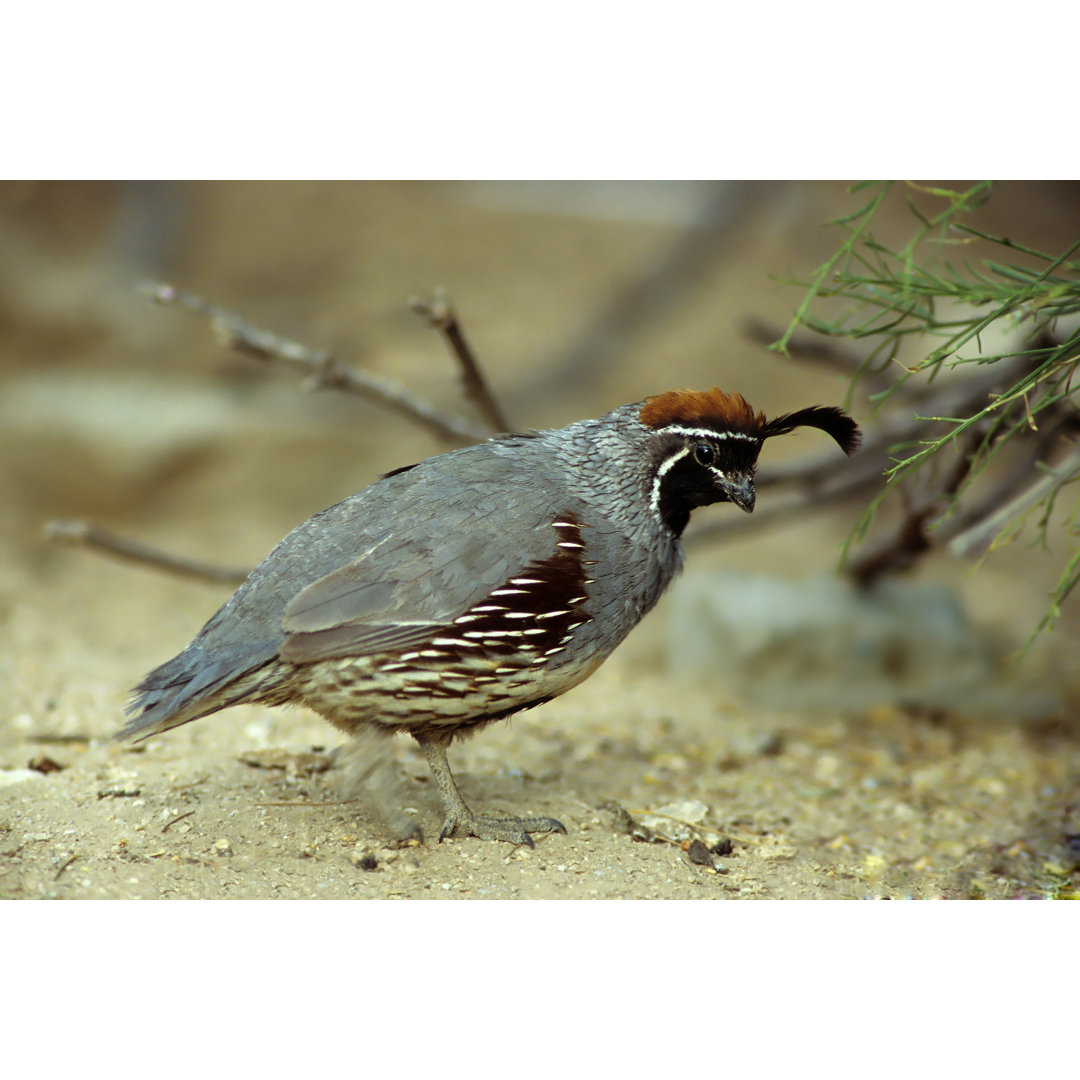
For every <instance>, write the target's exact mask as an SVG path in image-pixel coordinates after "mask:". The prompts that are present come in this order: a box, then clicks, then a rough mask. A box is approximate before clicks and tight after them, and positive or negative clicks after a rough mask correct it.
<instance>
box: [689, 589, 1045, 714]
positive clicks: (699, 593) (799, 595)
mask: <svg viewBox="0 0 1080 1080" xmlns="http://www.w3.org/2000/svg"><path fill="white" fill-rule="evenodd" d="M668 662H669V665H670V668H671V670H672V671H673V672H674V673H675V674H676V675H677V676H679V677H680V678H692V679H695V680H699V681H705V682H709V683H715V684H717V685H718V686H720V687H722V688H723V690H724V692H725V693H726V694H730V695H731V696H733V697H737V698H739V699H741V700H743V701H744V702H747V703H752V704H755V705H758V706H761V707H766V708H781V709H798V710H801V711H807V710H809V711H815V712H830V713H836V712H850V713H857V712H863V711H865V710H867V709H870V708H874V707H877V706H881V705H895V706H900V707H904V708H921V709H952V710H956V711H959V712H965V713H978V714H980V715H986V714H993V715H1010V716H1016V715H1021V716H1032V717H1036V716H1043V715H1046V714H1047V713H1049V712H1052V711H1054V710H1055V709H1057V708H1058V707H1059V701H1058V699H1057V697H1056V696H1055V694H1054V692H1053V690H1052V689H1051V688H1046V689H1041V690H1039V691H1034V690H1027V689H1025V688H1023V687H1014V686H1011V685H1009V683H1008V682H1007V680H1006V679H1005V677H1004V676H1003V675H1002V674H1001V672H1000V671H999V666H998V664H997V662H996V657H995V654H994V650H993V649H992V648H991V647H990V645H989V643H988V642H987V640H986V639H985V638H984V637H982V636H981V635H980V634H979V633H978V632H977V630H976V629H974V628H973V627H972V626H971V625H970V623H969V620H968V618H967V615H966V613H965V611H964V609H963V606H962V604H961V602H960V599H959V597H958V596H957V595H956V594H955V593H954V592H952V591H951V590H949V589H947V588H945V587H943V586H941V585H938V584H935V583H930V582H915V581H910V580H891V581H884V582H881V583H880V584H878V585H876V586H875V587H874V588H872V589H870V590H860V589H858V588H856V587H855V586H854V585H852V584H851V583H850V582H849V581H847V580H846V579H844V578H841V577H838V576H836V575H833V574H823V575H820V576H815V577H810V578H806V579H804V580H802V581H788V580H784V579H781V578H776V577H767V576H762V575H754V574H746V573H736V572H728V571H710V572H698V573H694V572H691V573H688V574H686V575H685V576H684V577H683V578H682V579H680V580H679V581H678V582H677V583H676V585H675V587H674V588H673V590H672V603H671V606H670V624H669V634H668Z"/></svg>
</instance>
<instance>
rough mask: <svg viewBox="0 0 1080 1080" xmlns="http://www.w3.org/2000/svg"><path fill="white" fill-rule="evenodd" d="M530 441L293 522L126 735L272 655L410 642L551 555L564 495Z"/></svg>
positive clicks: (210, 707) (133, 708)
mask: <svg viewBox="0 0 1080 1080" xmlns="http://www.w3.org/2000/svg"><path fill="white" fill-rule="evenodd" d="M533 445H534V441H533V440H531V439H525V438H522V439H520V440H518V439H514V440H510V439H503V440H499V441H498V442H492V443H482V444H479V445H477V446H471V447H467V448H465V449H462V450H458V451H454V452H453V453H451V454H445V455H442V456H441V457H439V458H432V459H429V460H428V461H425V462H421V463H420V464H419V465H416V466H414V467H413V468H411V469H408V470H404V471H402V472H399V473H396V474H392V475H391V476H389V477H386V478H384V479H383V480H381V481H379V482H378V483H376V484H374V485H373V486H372V487H370V488H367V489H365V490H364V491H361V492H360V493H359V494H357V495H354V496H352V497H351V498H349V499H346V500H344V502H340V503H338V504H337V505H335V506H331V507H330V508H329V509H327V510H323V511H322V512H321V513H319V514H316V515H315V516H314V517H313V518H311V519H310V520H308V521H306V522H304V523H303V524H302V525H300V526H298V527H297V528H296V529H294V530H293V531H292V532H291V533H290V534H289V535H288V536H287V537H285V539H284V540H282V541H281V543H279V544H278V545H277V547H275V548H274V550H273V551H271V552H270V554H269V555H268V556H267V557H266V558H265V559H264V560H263V561H262V562H261V563H260V564H259V565H258V566H257V567H256V568H255V569H254V570H253V571H252V572H251V574H250V575H249V577H248V579H247V581H245V582H244V584H243V585H242V586H241V587H240V588H239V589H238V590H237V591H236V592H235V593H234V594H233V595H232V596H231V597H230V598H229V600H227V601H226V603H225V604H224V605H223V606H222V607H221V608H220V610H218V611H217V612H216V613H215V614H214V616H213V617H212V618H211V619H210V620H209V621H208V622H207V624H206V625H205V626H204V627H203V628H202V630H201V631H200V632H199V634H198V635H197V636H196V637H195V639H194V640H193V641H192V642H191V644H190V645H188V647H187V648H186V649H185V650H184V651H183V652H182V653H180V654H179V655H178V656H175V657H174V658H173V659H172V660H169V661H167V662H166V663H164V664H162V665H161V666H160V667H158V668H155V669H154V670H153V671H151V672H150V673H149V674H148V675H147V676H146V677H145V678H144V679H143V680H142V682H141V683H139V685H138V686H137V687H136V688H135V692H134V698H133V700H132V702H131V705H130V707H129V710H128V712H129V714H130V716H131V719H130V720H129V721H128V723H127V725H126V726H125V728H124V730H123V731H122V732H121V733H120V734H121V736H124V737H126V736H131V735H136V734H138V735H143V736H145V735H147V734H153V733H154V732H156V731H164V730H167V729H168V728H171V727H175V726H177V725H179V724H182V723H186V722H187V721H189V720H193V719H197V718H198V717H199V716H204V715H206V714H207V713H209V712H214V711H216V710H217V709H220V708H223V707H224V706H225V705H227V704H230V703H231V701H232V699H231V698H230V697H229V687H230V685H231V684H233V683H236V682H237V680H240V679H241V678H242V677H243V676H245V675H247V674H248V673H250V672H253V671H255V670H256V669H258V668H260V667H263V666H264V665H266V664H269V663H270V662H271V661H272V660H274V659H275V658H276V657H278V656H280V657H281V658H282V659H286V660H290V661H293V662H296V663H304V662H310V661H314V660H319V659H324V658H328V657H333V656H341V655H346V654H348V655H359V654H363V653H369V652H379V651H385V650H387V649H398V648H405V647H407V646H408V645H409V644H411V643H413V642H417V641H421V640H423V639H424V638H426V637H427V636H429V635H430V633H431V631H432V630H433V629H434V628H436V627H438V626H441V625H444V624H446V623H447V622H451V621H453V619H454V618H456V617H457V616H458V615H459V614H460V613H461V612H463V611H465V610H466V609H467V608H469V607H470V606H471V605H472V604H474V603H476V602H478V601H479V600H480V598H481V597H483V596H485V595H487V593H488V592H489V591H490V590H491V589H493V588H497V587H498V585H499V584H500V583H502V582H504V581H506V579H507V578H508V577H510V576H511V575H512V574H513V573H514V572H515V571H516V570H517V569H519V568H520V567H521V566H522V565H524V564H525V563H527V562H529V561H530V560H533V559H536V558H545V557H547V556H549V555H550V554H551V553H552V551H553V550H554V545H555V542H556V539H557V538H556V537H555V535H554V533H553V530H552V529H551V528H550V525H551V522H552V521H553V520H554V518H553V515H554V514H555V513H557V512H558V511H559V510H561V509H563V508H562V507H561V506H559V502H560V496H559V491H558V490H552V488H551V486H550V485H544V484H540V483H537V482H536V478H537V474H538V469H537V466H538V464H539V462H538V460H537V459H536V457H535V456H534V453H533V452H531V451H532V449H533ZM511 447H512V450H511V452H510V453H507V450H508V449H510V448H511ZM436 462H437V463H438V464H437V465H436ZM526 480H529V481H531V482H529V483H526V482H525V481H526ZM560 490H561V485H560ZM243 699H244V696H243V695H241V696H239V697H237V699H236V700H243Z"/></svg>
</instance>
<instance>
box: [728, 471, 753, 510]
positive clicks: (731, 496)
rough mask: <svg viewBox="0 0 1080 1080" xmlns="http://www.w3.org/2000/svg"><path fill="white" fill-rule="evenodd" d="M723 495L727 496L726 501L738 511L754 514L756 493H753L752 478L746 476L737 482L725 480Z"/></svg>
mask: <svg viewBox="0 0 1080 1080" xmlns="http://www.w3.org/2000/svg"><path fill="white" fill-rule="evenodd" d="M724 494H725V495H727V497H728V501H729V502H733V503H734V504H735V505H736V506H737V507H738V508H739V509H740V510H745V511H746V512H747V513H748V514H752V513H753V512H754V502H755V500H756V498H757V493H756V492H755V491H754V480H753V477H750V476H747V477H746V478H745V479H743V480H739V481H737V482H736V481H733V480H726V481H725V482H724Z"/></svg>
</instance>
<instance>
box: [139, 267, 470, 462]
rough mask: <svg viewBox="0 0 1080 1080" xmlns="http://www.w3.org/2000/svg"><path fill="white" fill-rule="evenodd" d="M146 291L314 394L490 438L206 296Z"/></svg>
mask: <svg viewBox="0 0 1080 1080" xmlns="http://www.w3.org/2000/svg"><path fill="white" fill-rule="evenodd" d="M145 291H146V292H147V293H148V294H149V295H150V297H151V298H152V299H153V300H154V301H156V302H157V303H159V304H167V305H174V306H177V307H183V308H186V309H187V310H189V311H194V312H196V313H198V314H200V315H203V316H205V317H206V318H208V319H209V320H210V325H211V326H212V327H213V329H214V331H215V332H216V333H217V335H218V336H219V337H220V338H221V340H222V342H223V343H224V344H225V345H226V347H228V348H230V349H233V350H234V351H236V352H238V353H241V354H242V355H244V356H248V357H251V358H252V359H255V360H261V361H263V362H277V363H281V364H284V365H286V366H287V367H291V368H293V369H294V370H297V371H300V372H302V373H303V374H306V375H307V376H308V382H307V385H308V386H309V387H311V388H313V389H333V390H342V391H344V392H345V393H349V394H357V395H358V396H360V397H364V398H367V399H368V400H369V401H375V402H378V403H379V404H380V405H385V406H386V407H387V408H390V409H394V410H395V411H396V412H399V413H401V414H402V415H404V416H407V417H409V418H410V419H411V420H415V421H416V422H417V423H419V424H422V425H423V426H424V427H426V428H428V429H429V430H431V431H434V432H435V434H436V435H438V436H439V437H440V438H443V439H448V440H450V441H451V442H460V443H473V442H483V440H484V439H487V438H489V437H490V436H491V432H490V431H488V430H487V429H486V428H481V427H478V426H477V425H475V424H472V423H470V422H469V421H468V420H465V419H463V418H462V417H459V416H454V415H453V414H452V413H448V412H445V411H444V410H442V409H440V408H438V407H437V406H435V405H432V404H431V403H430V402H427V401H424V400H423V399H422V398H418V397H417V396H416V395H415V394H411V393H410V392H409V391H408V390H406V389H405V388H404V387H403V386H402V385H401V384H400V383H397V382H394V381H393V380H392V379H384V378H382V377H380V376H378V375H372V374H370V373H369V372H365V371H358V370H357V369H356V368H351V367H348V366H346V365H345V364H342V363H341V362H340V361H338V360H336V359H335V358H334V357H333V356H331V354H330V353H329V352H327V351H326V350H324V349H311V348H308V346H306V345H301V344H300V343H299V342H296V341H290V340H289V339H288V338H284V337H281V336H279V335H278V334H273V333H270V332H269V331H266V330H260V329H258V328H257V327H255V326H252V325H251V324H250V323H249V322H247V321H246V320H244V319H242V318H240V316H239V315H236V314H234V313H233V312H231V311H226V310H225V309H224V308H220V307H217V306H216V305H214V304H211V303H209V301H207V300H204V299H203V298H202V297H201V296H196V295H194V294H193V293H189V292H184V291H183V290H182V289H177V288H175V287H174V286H172V285H163V284H156V283H151V284H148V285H146V286H145Z"/></svg>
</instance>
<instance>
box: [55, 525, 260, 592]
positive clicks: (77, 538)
mask: <svg viewBox="0 0 1080 1080" xmlns="http://www.w3.org/2000/svg"><path fill="white" fill-rule="evenodd" d="M43 532H44V535H45V538H46V539H47V540H54V541H58V542H60V543H63V544H70V545H72V546H73V547H84V548H89V549H90V550H92V551H97V552H103V553H105V554H108V555H113V556H115V557H116V558H118V559H120V560H121V561H123V562H128V563H136V564H138V565H140V566H146V567H150V568H152V569H155V570H165V571H167V572H168V573H170V574H176V575H178V576H180V577H186V578H198V579H200V580H202V581H212V582H215V583H217V584H224V585H239V584H240V582H242V581H243V580H244V579H245V578H246V577H247V575H248V571H247V570H238V569H235V568H231V567H223V566H214V565H212V564H210V563H204V562H200V561H199V560H197V559H184V558H180V557H178V556H175V555H169V554H168V553H167V552H164V551H159V550H157V549H156V548H152V547H149V546H148V545H146V544H142V543H139V541H137V540H128V539H126V538H124V537H122V536H117V535H115V534H114V533H111V532H107V531H106V530H105V529H101V528H98V527H97V526H96V525H94V524H92V523H91V522H89V521H50V522H47V523H46V524H45V527H44V530H43Z"/></svg>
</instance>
